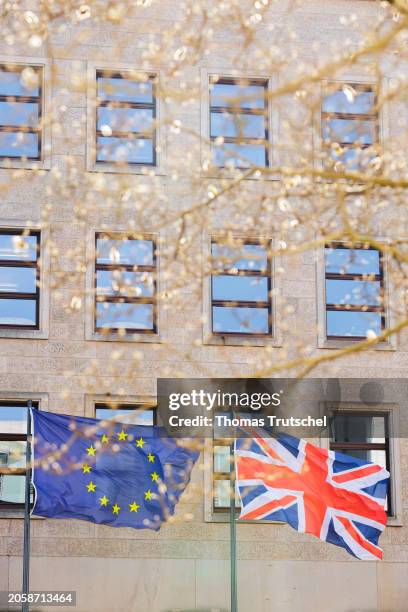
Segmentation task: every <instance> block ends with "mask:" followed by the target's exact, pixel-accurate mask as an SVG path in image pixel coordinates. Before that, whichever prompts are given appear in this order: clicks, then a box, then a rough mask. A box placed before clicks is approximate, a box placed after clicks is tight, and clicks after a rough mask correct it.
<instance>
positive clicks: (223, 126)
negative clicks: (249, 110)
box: [211, 113, 266, 138]
mask: <svg viewBox="0 0 408 612" xmlns="http://www.w3.org/2000/svg"><path fill="white" fill-rule="evenodd" d="M265 129H266V125H265V117H264V116H263V115H244V114H237V113H233V114H229V113H211V136H226V137H241V138H242V137H247V138H265Z"/></svg>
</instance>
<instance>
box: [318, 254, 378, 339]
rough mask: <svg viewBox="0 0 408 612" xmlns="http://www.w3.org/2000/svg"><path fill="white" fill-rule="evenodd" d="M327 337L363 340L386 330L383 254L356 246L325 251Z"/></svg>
mask: <svg viewBox="0 0 408 612" xmlns="http://www.w3.org/2000/svg"><path fill="white" fill-rule="evenodd" d="M325 269H326V274H325V276H326V280H325V284H326V335H327V338H351V339H356V340H361V339H362V338H366V337H367V335H369V334H370V332H373V333H375V334H376V335H377V336H378V335H379V334H380V333H381V332H382V330H383V329H384V328H385V315H384V308H383V302H384V299H383V296H384V277H383V264H382V256H381V253H380V252H379V251H378V250H376V249H372V248H364V246H363V245H356V246H355V247H354V248H351V247H347V246H346V245H344V244H332V245H329V246H327V247H326V248H325Z"/></svg>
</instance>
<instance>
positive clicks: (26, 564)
mask: <svg viewBox="0 0 408 612" xmlns="http://www.w3.org/2000/svg"><path fill="white" fill-rule="evenodd" d="M31 408H32V401H31V400H28V402H27V444H26V473H25V498H24V548H23V551H24V552H23V594H24V595H26V596H28V593H29V582H30V491H31ZM29 609H30V604H29V603H28V602H26V603H23V605H22V612H29Z"/></svg>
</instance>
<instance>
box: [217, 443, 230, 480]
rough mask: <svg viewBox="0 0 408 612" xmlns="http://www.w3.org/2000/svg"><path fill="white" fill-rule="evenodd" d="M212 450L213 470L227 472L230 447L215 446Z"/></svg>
mask: <svg viewBox="0 0 408 612" xmlns="http://www.w3.org/2000/svg"><path fill="white" fill-rule="evenodd" d="M213 451H214V472H217V473H219V472H223V473H224V474H225V473H229V472H230V470H231V463H230V457H231V452H230V447H229V446H215V445H214V447H213Z"/></svg>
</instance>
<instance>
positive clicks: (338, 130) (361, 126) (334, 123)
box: [323, 119, 377, 144]
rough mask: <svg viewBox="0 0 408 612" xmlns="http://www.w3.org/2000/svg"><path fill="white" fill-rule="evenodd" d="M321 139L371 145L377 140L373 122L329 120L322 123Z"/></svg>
mask: <svg viewBox="0 0 408 612" xmlns="http://www.w3.org/2000/svg"><path fill="white" fill-rule="evenodd" d="M323 138H324V139H325V140H330V141H332V142H338V143H350V144H352V143H357V142H359V143H362V144H373V143H375V142H376V140H377V135H376V126H375V123H374V121H353V120H351V119H330V120H329V121H325V122H324V123H323Z"/></svg>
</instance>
